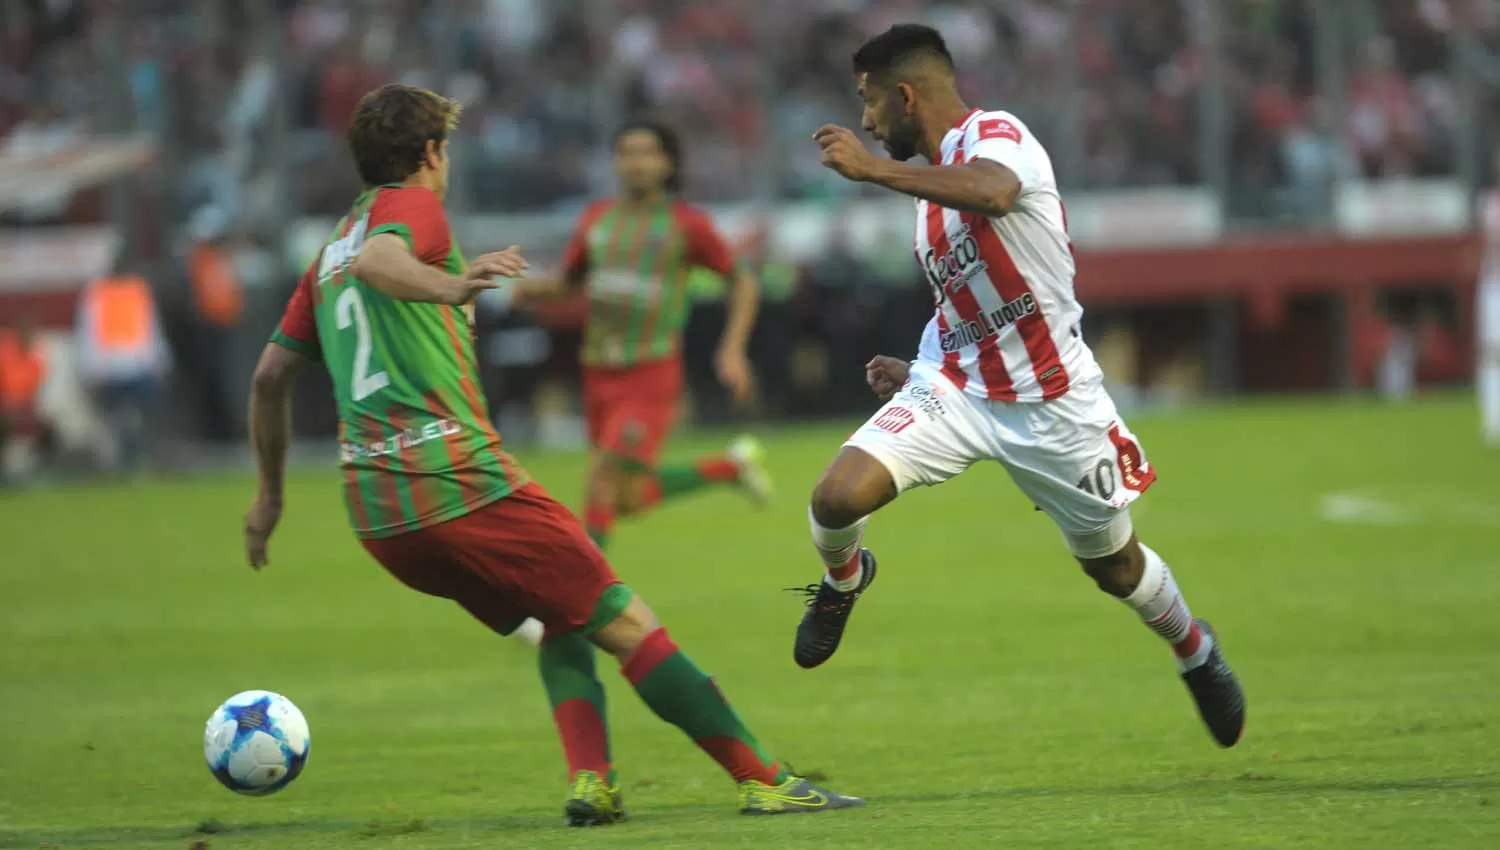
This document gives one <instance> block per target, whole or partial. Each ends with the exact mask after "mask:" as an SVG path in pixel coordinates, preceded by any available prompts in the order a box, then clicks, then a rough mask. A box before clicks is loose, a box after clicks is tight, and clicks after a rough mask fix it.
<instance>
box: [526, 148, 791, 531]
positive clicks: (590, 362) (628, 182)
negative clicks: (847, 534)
mask: <svg viewBox="0 0 1500 850" xmlns="http://www.w3.org/2000/svg"><path fill="white" fill-rule="evenodd" d="M681 158H682V150H681V143H680V142H679V140H678V137H677V134H676V132H674V131H673V130H672V129H671V128H670V127H667V126H665V125H663V124H658V123H656V122H654V121H649V120H636V121H632V122H630V123H627V124H625V125H624V126H623V127H621V128H620V129H619V130H618V131H616V133H615V136H614V166H615V174H616V176H617V177H618V178H619V181H620V189H621V191H620V194H619V195H618V196H616V197H613V198H607V199H605V200H601V201H597V202H595V203H593V204H592V205H590V206H589V207H588V209H586V210H585V211H584V213H583V215H582V217H581V218H580V219H579V221H578V227H577V229H576V230H575V231H574V233H573V238H572V239H571V240H570V241H569V242H568V247H567V249H566V251H565V252H564V254H563V269H562V275H561V278H560V279H557V280H551V281H546V280H529V281H523V282H521V283H519V284H518V285H517V287H516V291H515V294H514V298H515V299H516V303H518V304H525V303H527V302H537V301H541V300H546V299H556V298H562V297H567V296H569V295H572V294H574V293H577V292H580V291H582V292H585V293H586V294H587V297H588V304H589V313H588V322H587V324H586V325H585V327H584V335H583V351H582V360H583V365H584V375H583V393H584V414H585V418H586V419H587V421H588V435H589V444H590V446H591V447H592V457H591V459H590V468H589V477H588V482H587V487H586V493H585V506H584V524H585V526H586V527H587V528H588V532H589V535H590V536H591V537H593V538H594V540H595V541H596V542H597V543H598V544H599V545H600V546H601V547H602V546H604V545H606V543H607V542H608V540H609V536H610V532H611V530H612V529H613V528H614V523H615V518H616V517H620V516H632V515H637V514H640V513H643V512H645V511H648V510H650V509H651V508H653V507H655V506H656V505H657V504H659V503H661V502H662V501H663V500H666V499H671V498H674V497H677V496H682V495H686V494H688V493H692V492H696V491H699V490H701V489H703V488H704V487H708V486H710V485H714V484H737V485H739V486H740V487H742V488H743V489H744V491H745V492H746V493H747V494H748V495H749V496H751V497H752V498H753V499H755V500H757V501H764V500H765V499H767V498H768V497H769V495H770V489H771V481H770V476H769V475H768V474H767V472H766V469H765V465H764V457H763V450H762V448H761V446H760V444H759V442H758V441H756V440H755V439H753V438H751V437H748V436H745V437H740V438H738V439H736V440H735V441H734V442H733V443H731V444H730V446H729V448H728V450H727V451H726V452H724V453H723V454H718V455H712V456H709V457H704V458H699V459H698V460H697V461H695V462H693V463H688V464H681V465H668V466H661V465H660V464H659V460H660V454H661V448H662V445H663V444H664V443H665V442H666V439H667V435H668V434H669V433H671V430H672V425H673V422H674V420H675V419H676V417H677V407H678V403H679V401H680V400H681V396H682V385H683V363H682V328H683V325H684V323H686V321H687V317H688V311H689V310H690V309H691V306H692V301H691V299H690V298H689V297H688V274H689V272H691V271H692V270H693V269H695V268H702V269H707V270H709V271H712V272H714V273H716V274H719V275H722V276H724V277H726V278H729V279H730V280H731V281H732V285H731V288H730V295H729V305H728V316H727V321H726V324H725V327H724V333H723V336H722V337H721V338H720V341H719V348H718V351H717V352H716V353H715V355H714V368H715V371H716V372H717V373H718V376H719V380H720V381H721V382H723V384H724V386H725V387H726V388H728V390H729V391H730V393H731V394H733V396H734V399H735V400H736V401H738V402H743V401H746V400H748V399H749V398H750V394H751V391H752V389H753V386H752V385H753V375H752V373H751V370H750V360H749V358H748V357H747V356H746V348H747V346H748V345H749V343H750V333H751V331H752V330H753V328H754V326H755V314H756V309H757V300H758V286H757V283H756V280H755V277H754V276H753V275H752V274H751V273H750V272H749V271H747V270H746V269H745V268H744V267H742V266H740V265H739V264H737V263H736V261H735V257H734V252H733V251H732V250H731V249H730V247H729V244H728V243H727V242H725V240H724V238H723V237H722V236H721V235H720V234H719V232H718V230H717V229H716V228H715V227H714V224H713V222H712V221H711V220H710V219H709V217H708V215H707V214H706V213H704V212H703V211H702V210H699V209H697V208H696V207H693V206H690V205H689V204H686V203H684V202H683V201H681V200H678V198H677V190H678V188H679V169H680V168H681Z"/></svg>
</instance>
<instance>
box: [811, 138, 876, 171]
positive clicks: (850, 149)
mask: <svg viewBox="0 0 1500 850" xmlns="http://www.w3.org/2000/svg"><path fill="white" fill-rule="evenodd" d="M813 140H814V141H816V142H817V143H818V147H821V148H822V149H823V165H824V166H826V167H828V168H831V169H833V170H834V171H837V172H838V173H839V174H840V175H842V176H843V177H844V178H845V179H847V180H854V181H858V182H863V181H865V180H869V179H870V178H871V177H872V176H874V174H875V164H876V159H875V155H874V154H872V153H870V150H869V148H866V147H865V146H864V143H863V142H861V141H860V140H859V137H858V136H856V135H854V131H853V130H850V129H849V128H847V127H840V126H839V125H837V124H824V125H823V126H822V127H819V128H818V132H816V133H813Z"/></svg>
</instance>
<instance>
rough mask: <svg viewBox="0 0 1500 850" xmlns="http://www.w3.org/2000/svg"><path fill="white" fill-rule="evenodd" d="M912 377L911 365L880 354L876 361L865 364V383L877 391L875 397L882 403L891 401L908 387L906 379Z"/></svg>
mask: <svg viewBox="0 0 1500 850" xmlns="http://www.w3.org/2000/svg"><path fill="white" fill-rule="evenodd" d="M910 375H911V364H910V363H907V362H906V361H905V360H897V359H896V358H894V357H887V356H885V355H884V354H878V355H876V356H875V359H874V360H871V361H870V362H869V363H866V364H865V383H867V384H869V385H870V389H872V390H874V391H875V395H876V396H878V397H879V398H880V400H881V401H882V402H887V401H890V400H891V396H893V395H895V394H896V391H897V390H899V389H901V388H902V387H903V386H905V385H906V379H907V378H908V377H909V376H910Z"/></svg>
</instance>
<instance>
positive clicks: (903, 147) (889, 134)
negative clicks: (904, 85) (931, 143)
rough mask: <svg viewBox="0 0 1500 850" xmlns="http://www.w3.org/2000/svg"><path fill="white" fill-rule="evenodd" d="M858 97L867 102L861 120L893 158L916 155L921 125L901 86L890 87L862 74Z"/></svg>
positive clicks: (903, 158)
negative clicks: (912, 113) (883, 85)
mask: <svg viewBox="0 0 1500 850" xmlns="http://www.w3.org/2000/svg"><path fill="white" fill-rule="evenodd" d="M859 97H860V100H861V101H863V102H864V114H863V115H862V116H861V117H860V124H861V126H863V127H864V129H865V132H866V133H869V134H870V135H872V136H874V137H875V138H876V140H877V141H879V142H880V143H881V144H882V145H883V146H884V147H885V152H886V153H888V154H890V155H891V159H896V160H908V159H911V158H912V157H914V156H916V155H917V139H918V129H917V126H916V123H917V122H916V120H915V119H914V118H913V116H911V115H908V114H906V101H905V100H904V99H903V97H902V95H901V92H900V91H899V90H894V91H893V90H887V89H885V88H882V87H881V86H879V85H877V84H876V83H874V82H873V81H871V80H870V77H869V75H868V74H861V75H860V77H859Z"/></svg>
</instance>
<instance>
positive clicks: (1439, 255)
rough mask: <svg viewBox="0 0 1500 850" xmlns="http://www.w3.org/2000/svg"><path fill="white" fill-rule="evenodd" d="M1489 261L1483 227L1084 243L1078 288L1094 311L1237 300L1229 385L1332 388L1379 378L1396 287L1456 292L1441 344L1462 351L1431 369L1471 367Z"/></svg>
mask: <svg viewBox="0 0 1500 850" xmlns="http://www.w3.org/2000/svg"><path fill="white" fill-rule="evenodd" d="M1478 266H1479V240H1478V238H1477V237H1476V236H1474V235H1472V234H1461V235H1456V236H1434V237H1422V238H1382V239H1347V238H1340V237H1338V236H1267V237H1258V238H1238V239H1230V240H1226V241H1222V242H1219V243H1216V244H1213V245H1206V246H1199V247H1175V248H1170V249H1118V250H1108V251H1079V252H1078V275H1077V289H1078V294H1079V297H1080V298H1081V299H1082V301H1083V303H1084V306H1085V309H1087V308H1091V307H1110V306H1117V307H1134V306H1143V305H1145V306H1149V305H1162V306H1166V305H1184V304H1200V305H1201V304H1208V303H1214V302H1219V303H1221V304H1223V303H1226V302H1227V304H1228V305H1229V307H1230V308H1231V309H1232V310H1233V311H1234V313H1235V317H1236V320H1237V321H1236V322H1235V325H1234V327H1235V329H1236V331H1237V336H1238V340H1237V345H1236V346H1235V347H1236V349H1237V355H1238V356H1237V359H1238V361H1239V364H1240V365H1239V368H1238V370H1237V375H1236V377H1235V379H1234V380H1232V381H1231V384H1232V386H1231V387H1230V388H1232V389H1281V390H1285V389H1331V388H1335V387H1341V386H1344V387H1347V386H1350V385H1364V384H1367V383H1368V376H1369V374H1370V372H1371V369H1372V367H1373V363H1374V360H1375V359H1376V358H1378V357H1379V355H1380V352H1381V350H1382V348H1383V338H1384V334H1385V333H1386V332H1387V329H1388V325H1387V322H1386V320H1385V319H1384V318H1383V317H1382V314H1381V310H1380V305H1381V302H1382V297H1383V296H1385V295H1387V294H1390V293H1392V292H1402V293H1407V294H1411V293H1422V292H1427V293H1443V294H1445V295H1446V296H1448V297H1450V298H1451V299H1452V302H1451V303H1452V304H1453V307H1454V309H1453V311H1452V318H1453V320H1454V322H1453V325H1452V326H1451V327H1450V328H1449V329H1448V333H1447V335H1446V337H1447V338H1446V339H1443V340H1439V341H1438V342H1439V343H1441V344H1440V345H1434V346H1433V347H1434V348H1435V349H1436V348H1440V349H1442V350H1443V351H1447V352H1454V353H1456V354H1455V355H1454V356H1447V357H1444V358H1442V360H1443V362H1442V364H1441V367H1442V368H1438V369H1437V373H1436V374H1432V375H1431V377H1432V378H1433V379H1434V380H1454V379H1459V378H1464V377H1467V375H1468V369H1469V363H1470V362H1471V360H1472V358H1471V357H1469V356H1468V353H1469V352H1471V351H1472V350H1473V349H1472V345H1473V301H1474V292H1475V282H1476V279H1477V277H1478ZM1138 330H1140V331H1141V332H1142V333H1144V334H1145V335H1146V336H1147V337H1149V336H1150V333H1151V329H1150V328H1140V329H1138ZM1148 344H1149V341H1148ZM1435 359H1436V358H1435Z"/></svg>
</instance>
